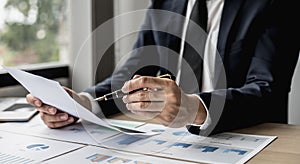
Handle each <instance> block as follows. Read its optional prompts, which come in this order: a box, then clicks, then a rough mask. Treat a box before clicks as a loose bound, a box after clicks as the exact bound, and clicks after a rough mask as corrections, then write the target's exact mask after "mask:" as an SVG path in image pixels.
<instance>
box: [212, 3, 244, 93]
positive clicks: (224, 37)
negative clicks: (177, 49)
mask: <svg viewBox="0 0 300 164" xmlns="http://www.w3.org/2000/svg"><path fill="white" fill-rule="evenodd" d="M243 1H244V0H225V2H224V7H223V13H222V18H221V22H220V30H219V36H218V44H217V49H218V52H219V55H220V57H221V58H216V61H215V72H214V77H215V78H216V79H214V87H215V89H218V88H224V87H226V86H223V85H224V81H222V80H224V79H225V77H226V75H225V70H224V67H225V65H224V64H225V63H224V58H225V52H226V45H227V44H228V40H229V37H230V36H229V33H230V30H231V29H232V26H233V24H234V21H235V19H236V17H237V14H238V12H239V10H240V7H241V6H242V2H243ZM222 66H223V67H222Z"/></svg>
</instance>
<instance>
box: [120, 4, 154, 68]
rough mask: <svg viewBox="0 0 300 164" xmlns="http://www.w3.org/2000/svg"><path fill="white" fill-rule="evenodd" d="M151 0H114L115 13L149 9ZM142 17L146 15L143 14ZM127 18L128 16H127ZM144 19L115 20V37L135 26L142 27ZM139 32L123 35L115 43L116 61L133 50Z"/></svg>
mask: <svg viewBox="0 0 300 164" xmlns="http://www.w3.org/2000/svg"><path fill="white" fill-rule="evenodd" d="M150 2H151V1H150V0H125V1H124V0H114V8H115V9H114V15H115V16H118V15H121V14H125V13H127V12H134V11H136V10H142V9H147V8H148V7H149V5H150ZM141 17H142V18H143V17H144V16H141ZM126 18H127V17H126ZM142 23H143V19H141V20H136V19H126V20H121V21H120V22H115V38H116V39H119V38H120V37H121V36H120V35H121V34H122V33H123V34H124V32H127V31H129V29H135V28H133V27H140V26H141V25H142ZM136 38H137V33H135V34H131V35H128V36H125V37H123V38H122V39H121V40H119V41H118V42H116V44H115V57H116V58H115V63H116V64H118V63H119V61H120V59H121V57H122V56H123V55H124V54H127V53H128V52H130V51H131V50H132V47H133V45H134V43H135V41H136Z"/></svg>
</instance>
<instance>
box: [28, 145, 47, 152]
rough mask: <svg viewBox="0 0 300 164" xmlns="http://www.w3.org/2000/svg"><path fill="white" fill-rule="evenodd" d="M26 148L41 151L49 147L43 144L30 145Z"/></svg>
mask: <svg viewBox="0 0 300 164" xmlns="http://www.w3.org/2000/svg"><path fill="white" fill-rule="evenodd" d="M26 148H27V149H30V150H34V151H41V150H45V149H48V148H49V146H47V145H45V144H32V145H28V146H27V147H26Z"/></svg>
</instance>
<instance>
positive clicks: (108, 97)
mask: <svg viewBox="0 0 300 164" xmlns="http://www.w3.org/2000/svg"><path fill="white" fill-rule="evenodd" d="M157 77H158V78H169V79H172V75H170V74H164V75H161V76H157ZM141 90H143V91H149V89H148V88H140V89H136V90H133V91H131V92H129V93H123V92H122V90H121V89H119V90H116V91H114V92H111V93H108V94H105V95H103V96H101V97H98V98H95V99H94V100H95V101H107V100H111V99H116V98H122V97H124V96H126V95H128V94H131V93H134V92H137V91H141Z"/></svg>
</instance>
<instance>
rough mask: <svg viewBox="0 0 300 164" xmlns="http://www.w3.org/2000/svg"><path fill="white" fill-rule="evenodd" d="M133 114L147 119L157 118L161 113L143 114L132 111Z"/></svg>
mask: <svg viewBox="0 0 300 164" xmlns="http://www.w3.org/2000/svg"><path fill="white" fill-rule="evenodd" d="M131 112H132V113H134V114H136V115H138V116H141V117H143V118H147V119H152V118H155V117H157V116H158V115H159V114H160V112H141V111H131Z"/></svg>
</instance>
